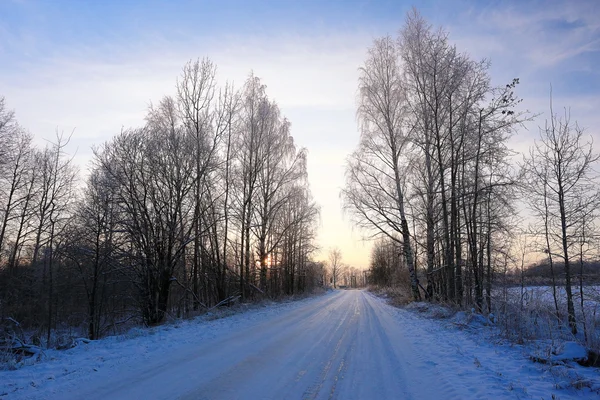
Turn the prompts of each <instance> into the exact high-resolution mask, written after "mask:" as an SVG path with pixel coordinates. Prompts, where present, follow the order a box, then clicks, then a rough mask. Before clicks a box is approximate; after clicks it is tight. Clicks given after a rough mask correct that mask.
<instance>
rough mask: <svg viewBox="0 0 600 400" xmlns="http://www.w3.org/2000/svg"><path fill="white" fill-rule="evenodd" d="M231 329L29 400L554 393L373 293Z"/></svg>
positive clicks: (311, 304)
mask: <svg viewBox="0 0 600 400" xmlns="http://www.w3.org/2000/svg"><path fill="white" fill-rule="evenodd" d="M236 317H237V316H233V317H231V318H232V321H235V318H236ZM242 322H244V320H242ZM246 322H247V321H246ZM225 328H226V329H217V335H216V336H213V337H210V336H207V335H204V336H202V335H200V339H198V340H197V341H196V342H194V341H191V342H188V343H186V344H179V345H178V344H177V343H173V345H172V348H171V349H169V350H168V351H163V352H161V353H157V354H153V353H152V351H150V352H149V353H148V354H147V355H146V356H145V358H144V360H143V362H140V360H139V357H138V360H136V359H135V357H133V358H132V359H131V360H121V361H119V363H118V364H117V365H114V366H113V367H112V368H102V369H97V368H94V369H93V371H94V372H91V373H90V374H87V375H85V376H79V377H77V378H73V379H71V380H69V379H68V378H64V377H61V379H59V378H58V377H54V378H53V379H55V380H56V382H55V384H54V385H50V386H48V388H47V389H48V390H44V389H43V387H42V386H39V385H38V386H39V390H35V391H32V389H31V388H29V389H30V390H28V391H24V392H23V393H22V394H23V395H25V397H23V398H29V397H30V396H31V398H49V399H89V400H92V399H176V398H179V399H470V398H482V399H497V398H537V399H539V398H550V393H551V392H552V383H551V382H549V381H548V380H547V379H543V377H542V373H541V372H540V369H539V367H537V366H535V365H534V364H531V363H527V362H524V357H523V356H522V355H521V354H520V353H518V352H516V351H515V352H508V354H506V353H505V352H503V351H498V348H497V347H495V346H492V345H488V344H483V343H481V344H480V343H477V342H476V341H475V340H474V339H473V337H472V336H471V335H468V334H466V333H464V332H461V331H459V330H456V329H454V330H453V329H447V328H443V326H442V324H441V323H440V322H439V321H432V320H427V319H424V318H421V317H419V316H418V315H415V314H413V313H411V312H407V311H404V310H399V309H396V308H393V307H390V306H388V305H387V304H385V303H384V301H382V300H381V299H379V298H376V297H374V296H373V295H371V294H369V293H368V292H365V291H358V290H349V291H336V292H333V293H330V294H327V295H325V296H321V297H317V298H313V299H309V300H307V301H303V302H301V303H300V304H297V305H293V306H290V309H286V310H283V311H282V312H275V313H274V314H273V315H266V316H265V317H264V318H262V319H259V320H258V321H251V323H240V324H239V326H235V325H230V326H228V327H225ZM132 340H135V339H132ZM161 340H176V339H175V338H173V339H170V338H169V335H168V334H166V335H164V336H163V337H162V339H161ZM123 348H124V349H125V348H126V347H125V346H124V347H123ZM112 351H118V349H113V350H112ZM62 379H64V381H65V382H64V383H61V382H60V381H61V380H62ZM18 393H19V392H16V391H15V394H18ZM559 393H560V398H561V399H564V398H570V397H571V393H568V392H566V393H565V392H559ZM0 397H1V396H0ZM575 397H577V395H575ZM7 398H11V397H7Z"/></svg>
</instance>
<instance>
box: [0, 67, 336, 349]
mask: <svg viewBox="0 0 600 400" xmlns="http://www.w3.org/2000/svg"><path fill="white" fill-rule="evenodd" d="M216 68H217V67H216V65H214V64H213V63H212V62H211V61H210V60H208V59H203V60H196V61H190V62H189V63H187V64H186V65H185V66H184V67H183V70H182V73H181V75H180V76H179V77H178V78H177V80H176V85H175V88H176V95H175V96H174V97H169V96H165V97H164V98H163V99H161V100H160V101H159V102H158V103H156V104H152V105H151V106H150V107H149V109H148V110H147V114H146V117H145V123H144V125H143V126H140V127H131V128H124V129H123V130H122V131H121V132H115V135H114V137H113V138H112V139H111V140H109V141H107V142H106V143H103V144H98V145H96V146H95V147H94V157H93V161H92V166H91V168H90V169H89V171H87V172H86V173H83V172H82V171H80V170H78V168H77V166H76V165H75V164H74V162H73V159H72V155H70V154H67V152H66V151H65V146H66V145H67V144H68V142H69V139H70V136H69V135H67V134H63V133H62V132H57V135H56V139H55V140H54V141H53V142H52V143H49V144H47V145H46V146H45V147H43V148H39V147H38V146H35V145H34V144H33V137H32V135H31V134H30V133H29V132H27V131H26V130H25V129H24V128H22V127H21V126H20V125H19V123H18V121H17V118H16V116H15V113H14V112H13V111H12V110H11V109H10V108H9V106H8V101H5V99H4V98H2V99H0V151H1V153H0V182H1V183H0V202H1V205H0V305H1V306H0V318H1V319H2V320H3V321H5V322H6V321H8V322H11V321H12V323H14V324H16V325H17V326H18V327H19V329H21V330H26V331H28V332H35V334H34V335H33V339H34V340H33V342H34V344H38V345H39V344H43V345H45V346H47V347H50V346H56V345H57V343H55V338H54V336H53V335H52V333H53V332H54V331H55V330H56V329H62V330H64V329H74V328H78V327H85V331H86V332H87V336H88V337H89V338H90V339H96V338H99V337H102V336H105V335H107V334H110V333H114V332H118V331H119V327H120V326H121V325H123V324H129V325H127V326H131V323H132V322H133V323H144V324H145V325H154V324H159V323H161V322H163V321H164V320H165V319H172V318H184V317H189V316H193V315H198V314H199V313H201V312H206V311H207V310H208V309H210V308H213V307H215V306H216V305H222V304H228V303H231V302H234V301H236V300H240V299H241V300H242V301H246V300H247V299H250V300H251V299H254V298H276V297H279V296H282V295H292V294H297V293H303V292H307V291H308V292H310V291H311V290H312V289H313V288H314V287H316V286H317V285H322V281H323V279H324V276H323V268H324V267H323V265H322V264H321V263H317V262H314V261H312V259H311V254H312V253H313V252H314V250H315V248H316V243H315V233H316V227H317V223H318V219H319V208H318V206H317V205H316V204H315V203H314V201H313V200H312V196H311V193H310V189H309V187H308V181H307V173H306V149H303V148H298V146H297V145H296V144H295V143H294V138H293V136H292V134H291V125H290V122H289V121H288V120H287V119H286V118H285V117H284V116H283V115H282V114H281V111H280V109H279V107H278V105H277V103H276V102H275V101H274V100H272V99H270V98H269V97H268V96H267V93H266V87H265V85H264V84H263V83H262V82H261V80H260V79H259V78H258V77H256V76H254V75H250V76H249V77H248V79H247V81H246V82H245V84H244V85H243V87H242V88H239V89H235V88H234V87H233V86H232V85H231V84H225V85H224V86H219V85H218V84H217V82H216V78H215V74H216ZM8 322H6V323H8ZM11 329H16V328H15V327H12V328H11Z"/></svg>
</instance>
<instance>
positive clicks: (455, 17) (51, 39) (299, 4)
mask: <svg viewBox="0 0 600 400" xmlns="http://www.w3.org/2000/svg"><path fill="white" fill-rule="evenodd" d="M412 6H415V7H416V8H417V9H418V10H419V11H420V12H421V14H422V15H423V16H424V17H425V18H426V19H427V20H428V21H429V22H430V23H432V24H433V25H434V26H442V27H444V29H445V30H446V31H447V32H448V33H449V37H450V41H451V42H452V43H454V44H456V45H457V48H458V50H459V51H461V52H466V53H468V54H469V55H470V56H471V57H472V58H473V59H476V60H479V59H483V58H486V59H489V60H490V61H491V63H492V66H491V69H490V74H491V77H492V83H493V84H495V85H504V84H506V83H509V82H511V81H512V79H513V78H516V77H518V78H519V79H520V82H521V84H520V85H519V87H518V88H517V94H518V95H519V96H520V97H521V98H523V103H522V104H521V106H522V107H523V109H527V110H529V111H531V112H532V113H534V114H536V115H538V116H537V117H536V119H535V120H534V121H533V122H532V123H530V124H527V125H526V126H524V127H523V128H521V129H520V130H519V132H517V133H516V134H515V136H514V137H513V138H512V139H511V141H512V143H511V145H512V147H513V148H515V149H517V150H520V151H526V150H527V148H528V147H529V146H531V145H532V144H533V140H534V139H535V138H536V137H537V135H538V128H537V127H538V126H541V125H543V123H544V119H545V118H547V117H548V113H549V112H548V106H549V98H550V97H549V96H550V88H552V95H553V104H554V108H555V110H561V109H563V108H565V107H568V108H569V109H570V112H571V118H572V120H577V121H578V123H579V125H580V126H582V127H584V128H586V132H587V133H588V134H590V135H591V136H592V137H593V138H594V139H595V144H594V146H595V148H596V149H597V150H600V147H599V146H600V145H598V143H599V142H600V68H599V67H598V66H599V65H600V1H597V0H590V1H583V0H571V1H568V0H566V1H510V0H509V1H500V0H497V1H492V0H487V1H466V0H464V1H458V0H457V1H416V0H413V1H412V2H409V1H404V0H380V1H375V0H362V1H359V0H347V1H340V0H334V1H319V0H295V1H291V0H279V1H275V0H272V1H259V0H254V1H244V0H239V1H229V0H218V1H203V0H196V1H193V0H174V1H166V0H162V1H159V0H121V1H117V0H105V1H94V0H0V96H3V97H5V100H6V103H7V105H8V107H9V108H10V109H13V110H15V112H16V116H17V119H18V121H19V122H20V124H21V125H22V126H23V127H25V128H26V129H28V130H29V131H30V132H31V133H33V134H34V135H35V137H36V141H37V142H38V143H40V144H43V143H45V142H46V141H49V140H52V139H53V138H54V137H55V132H56V131H59V132H65V133H68V134H69V133H71V132H72V133H73V134H72V140H71V143H70V145H69V152H70V153H71V154H72V155H73V157H74V161H75V162H76V163H77V164H78V165H79V166H80V168H81V170H82V171H85V170H86V169H87V167H88V162H89V160H90V159H91V155H92V150H91V148H92V146H97V145H100V144H102V143H104V142H105V141H107V140H110V139H111V138H112V137H113V136H115V135H116V134H118V133H119V131H120V130H121V128H122V127H135V126H140V125H142V124H143V118H144V115H145V113H146V110H147V108H148V106H149V105H150V103H151V102H158V101H159V100H160V99H161V98H162V97H163V96H165V95H174V94H175V80H176V78H177V77H178V76H179V75H180V73H181V70H182V67H183V66H184V64H185V63H186V62H187V61H189V60H195V59H197V58H200V59H201V58H203V57H208V58H209V59H211V60H212V61H213V62H214V63H215V64H216V65H217V68H218V79H219V82H220V83H221V84H224V83H225V82H226V81H229V82H234V84H235V85H236V86H237V87H241V86H242V84H243V82H244V80H245V79H246V77H247V76H248V75H249V73H250V72H251V71H253V72H254V74H255V75H256V76H258V77H260V78H261V80H262V82H263V83H264V84H266V86H267V93H268V95H269V96H270V98H272V99H274V100H275V101H276V102H277V103H278V104H279V106H280V108H281V110H282V113H283V114H284V115H285V116H286V117H288V118H289V120H290V121H291V123H292V135H293V136H294V140H295V142H296V144H297V145H298V146H301V147H306V148H307V149H308V154H309V156H308V175H309V182H310V185H311V190H312V193H313V195H314V198H315V200H316V202H317V203H318V204H319V205H320V207H321V220H320V223H319V235H318V240H319V245H320V247H321V249H322V250H321V252H320V253H319V254H318V255H317V258H318V259H325V258H326V256H327V251H328V250H329V249H330V248H332V247H339V248H340V250H341V251H342V256H343V261H344V262H345V263H346V264H348V265H351V266H354V267H358V268H366V267H368V263H369V254H370V248H371V243H370V242H368V241H364V240H363V238H364V236H365V233H364V232H361V231H359V230H357V229H355V228H354V227H353V226H352V224H351V223H350V220H349V218H348V216H346V215H344V212H343V211H342V208H341V201H340V197H339V193H340V189H341V188H342V187H343V185H344V166H345V162H346V158H347V156H348V155H349V154H350V153H351V152H352V151H353V150H354V149H355V148H356V146H357V145H358V141H359V136H360V133H359V130H358V125H357V120H356V105H357V85H358V69H359V68H360V66H361V65H362V64H363V63H364V60H365V59H366V53H367V49H368V47H369V46H370V45H371V44H372V42H373V40H374V39H376V38H378V37H381V36H384V35H388V34H389V35H392V36H395V35H396V34H397V32H398V31H399V29H401V27H402V25H403V22H404V19H405V16H406V13H407V11H409V10H410V9H411V7H412Z"/></svg>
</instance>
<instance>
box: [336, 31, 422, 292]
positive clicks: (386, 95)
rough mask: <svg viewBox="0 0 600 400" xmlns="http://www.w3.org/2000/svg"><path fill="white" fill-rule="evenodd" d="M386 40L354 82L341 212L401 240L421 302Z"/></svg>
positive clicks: (404, 136)
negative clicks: (355, 125)
mask: <svg viewBox="0 0 600 400" xmlns="http://www.w3.org/2000/svg"><path fill="white" fill-rule="evenodd" d="M399 67H400V66H399V64H398V53H397V49H396V47H395V45H394V42H393V41H392V39H391V38H389V37H386V38H383V39H378V40H376V41H375V43H374V46H373V47H372V48H371V49H369V57H368V59H367V61H366V63H365V66H364V67H363V68H361V70H360V72H361V77H360V80H359V93H360V105H359V108H358V118H359V121H360V124H361V139H360V144H359V148H358V150H357V151H355V152H354V153H353V154H352V155H351V156H350V158H349V160H348V164H347V167H346V187H345V188H344V189H343V190H342V198H343V199H344V207H345V208H346V210H348V211H349V212H350V213H351V214H352V215H353V216H354V220H355V222H357V223H358V224H359V225H361V226H363V227H365V228H367V229H370V230H371V231H372V230H375V232H376V233H375V234H376V235H381V234H382V235H385V236H387V237H389V238H390V239H392V240H398V241H399V240H400V239H398V237H397V236H396V234H400V235H401V238H402V239H401V242H400V244H401V245H402V248H403V254H404V257H405V259H406V264H407V268H408V272H409V275H410V279H411V287H412V292H413V298H414V299H415V300H420V298H421V294H420V291H419V282H418V279H417V275H416V269H415V259H414V252H413V248H412V244H411V233H410V230H409V225H408V220H407V215H406V211H405V208H406V207H405V202H406V196H405V190H404V187H403V186H404V176H405V173H404V171H405V169H406V165H403V164H402V155H403V153H404V152H406V151H408V149H407V147H408V146H409V145H410V142H409V140H408V126H407V124H406V111H407V99H406V91H405V87H404V86H403V83H402V79H401V71H400V69H399Z"/></svg>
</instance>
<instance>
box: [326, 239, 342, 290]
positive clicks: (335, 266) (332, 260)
mask: <svg viewBox="0 0 600 400" xmlns="http://www.w3.org/2000/svg"><path fill="white" fill-rule="evenodd" d="M328 261H329V270H330V271H331V279H333V287H334V288H337V282H338V280H339V279H340V278H341V276H342V274H343V272H344V270H345V268H344V264H342V251H341V250H340V249H339V248H337V247H334V248H331V249H329V256H328Z"/></svg>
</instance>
